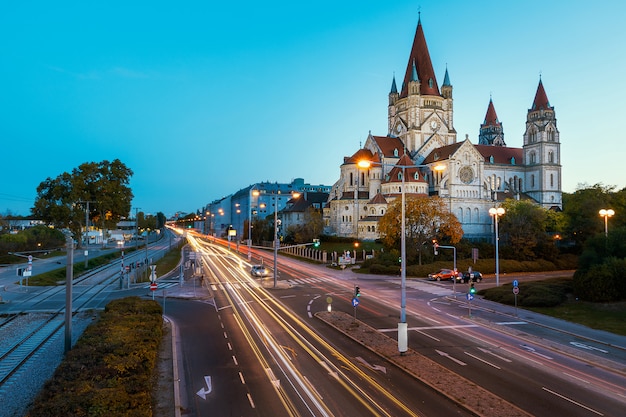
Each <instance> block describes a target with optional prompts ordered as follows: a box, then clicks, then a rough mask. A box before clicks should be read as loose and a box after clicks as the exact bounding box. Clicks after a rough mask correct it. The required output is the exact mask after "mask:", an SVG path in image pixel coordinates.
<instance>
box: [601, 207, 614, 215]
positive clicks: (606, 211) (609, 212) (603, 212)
mask: <svg viewBox="0 0 626 417" xmlns="http://www.w3.org/2000/svg"><path fill="white" fill-rule="evenodd" d="M614 214H615V210H613V209H602V210H600V216H602V217H613V215H614Z"/></svg>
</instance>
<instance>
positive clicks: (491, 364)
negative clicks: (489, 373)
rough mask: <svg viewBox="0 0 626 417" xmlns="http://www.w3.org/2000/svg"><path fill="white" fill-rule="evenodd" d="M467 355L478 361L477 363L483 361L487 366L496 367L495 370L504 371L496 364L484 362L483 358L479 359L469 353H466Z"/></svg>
mask: <svg viewBox="0 0 626 417" xmlns="http://www.w3.org/2000/svg"><path fill="white" fill-rule="evenodd" d="M465 354H466V355H467V356H470V357H472V358H474V359H476V360H477V361H481V362H482V363H485V364H487V365H489V366H493V367H494V368H496V369H502V368H500V367H499V366H498V365H495V364H493V363H491V362H488V361H486V360H484V359H483V358H479V357H478V356H476V355H472V354H471V353H469V352H465Z"/></svg>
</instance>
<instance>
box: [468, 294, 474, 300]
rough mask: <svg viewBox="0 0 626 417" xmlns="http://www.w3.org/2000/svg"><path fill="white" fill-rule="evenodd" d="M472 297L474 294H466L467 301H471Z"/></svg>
mask: <svg viewBox="0 0 626 417" xmlns="http://www.w3.org/2000/svg"><path fill="white" fill-rule="evenodd" d="M473 299H474V294H469V293H468V294H467V301H472V300H473Z"/></svg>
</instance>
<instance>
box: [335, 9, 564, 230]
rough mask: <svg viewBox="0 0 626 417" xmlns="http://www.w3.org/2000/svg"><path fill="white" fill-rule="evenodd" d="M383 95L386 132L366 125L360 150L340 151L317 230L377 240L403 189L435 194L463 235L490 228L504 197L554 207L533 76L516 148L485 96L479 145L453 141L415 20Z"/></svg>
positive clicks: (554, 180)
mask: <svg viewBox="0 0 626 417" xmlns="http://www.w3.org/2000/svg"><path fill="white" fill-rule="evenodd" d="M388 98H389V103H388V114H387V119H388V128H387V129H388V132H387V134H386V135H385V136H375V135H373V134H371V132H370V134H369V135H368V137H367V139H366V140H365V144H364V145H363V148H362V149H359V150H357V151H356V152H355V153H354V154H353V155H352V156H348V157H344V162H343V164H342V165H341V167H340V178H339V180H337V182H335V183H334V185H333V186H332V188H331V192H330V195H329V200H328V204H327V205H326V207H325V208H324V221H325V233H327V234H330V235H335V236H343V237H352V238H355V239H361V240H374V239H377V238H378V237H379V233H378V220H379V219H380V218H381V217H382V216H383V215H384V214H385V211H386V208H387V204H388V203H390V202H391V201H393V200H394V199H396V198H399V197H401V195H402V193H403V192H404V194H405V196H439V197H440V198H442V199H444V201H445V202H446V205H447V206H448V207H449V210H450V212H452V213H453V214H455V215H456V217H457V218H458V220H459V221H460V222H461V225H462V226H463V231H464V237H465V238H467V239H485V238H489V237H491V236H493V219H492V217H491V216H490V215H489V209H490V208H491V207H495V206H497V205H498V204H499V203H501V202H502V201H504V200H505V199H507V198H515V199H530V200H532V201H534V202H535V203H536V204H538V205H539V206H541V207H543V208H546V209H552V210H560V209H561V208H562V192H561V152H560V139H559V131H558V129H557V126H556V116H555V111H554V107H552V106H551V105H550V102H549V101H548V96H547V94H546V91H545V89H544V86H543V83H542V81H541V79H540V80H539V85H538V87H537V91H536V93H535V99H534V100H533V102H532V104H531V107H530V109H529V110H528V113H527V114H526V129H525V133H524V135H523V145H522V147H521V148H515V147H509V146H507V145H506V143H505V140H504V131H503V126H502V122H501V121H499V120H498V116H497V113H496V109H495V106H494V104H493V101H492V100H491V99H490V100H489V104H488V106H487V112H486V115H485V119H484V121H483V123H482V124H481V125H480V131H479V136H478V143H477V144H473V143H472V142H471V141H470V139H469V138H468V137H467V136H466V137H465V139H464V140H462V141H460V142H459V141H457V137H456V130H455V128H454V107H453V88H452V84H451V82H450V76H449V74H448V69H447V68H446V70H445V75H444V77H443V83H442V84H441V86H440V85H439V84H438V82H437V78H436V77H435V72H434V70H433V66H432V63H431V60H430V54H429V52H428V46H427V44H426V38H425V36H424V30H423V28H422V23H421V18H418V23H417V29H416V31H415V37H414V39H413V45H412V48H411V51H410V54H409V58H408V61H407V65H406V70H405V72H404V78H403V79H402V85H401V87H400V89H398V84H397V83H396V79H395V76H394V77H393V81H392V83H391V90H390V92H389V97H388ZM362 161H367V162H368V167H367V168H363V167H362V166H360V165H361V164H360V162H362Z"/></svg>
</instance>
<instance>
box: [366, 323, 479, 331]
mask: <svg viewBox="0 0 626 417" xmlns="http://www.w3.org/2000/svg"><path fill="white" fill-rule="evenodd" d="M468 327H478V325H477V324H460V325H455V326H424V327H409V330H442V329H465V328H468ZM378 331H379V332H383V333H385V332H397V331H398V329H397V328H391V329H378Z"/></svg>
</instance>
